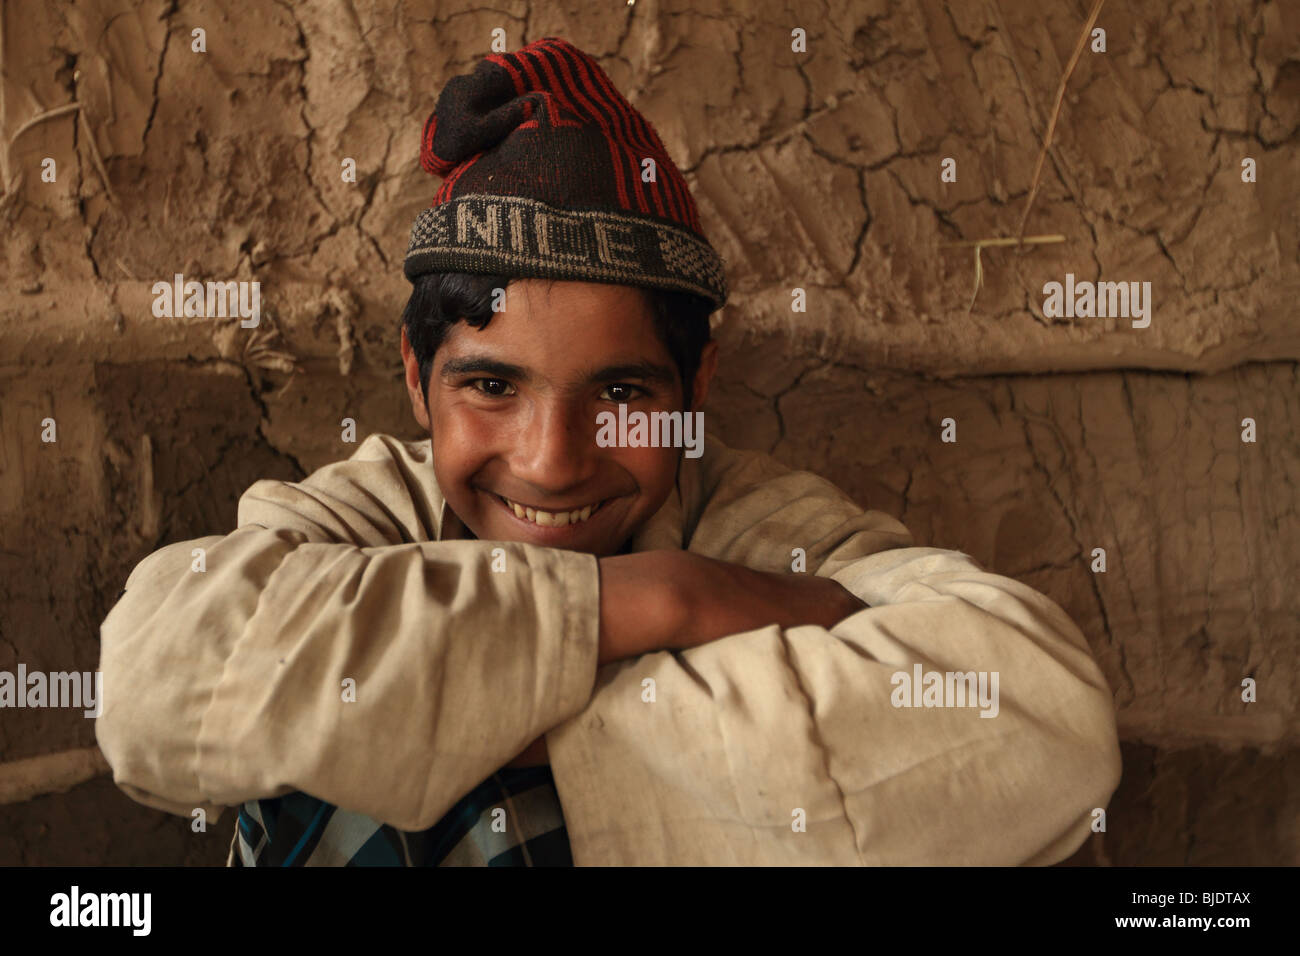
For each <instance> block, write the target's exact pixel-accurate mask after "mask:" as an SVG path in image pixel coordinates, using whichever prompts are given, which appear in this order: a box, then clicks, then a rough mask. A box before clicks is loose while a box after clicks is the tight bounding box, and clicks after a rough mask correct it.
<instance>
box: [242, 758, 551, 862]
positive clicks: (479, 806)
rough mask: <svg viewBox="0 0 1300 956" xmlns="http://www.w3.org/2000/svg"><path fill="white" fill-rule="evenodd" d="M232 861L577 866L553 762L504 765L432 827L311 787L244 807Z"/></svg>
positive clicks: (256, 801) (253, 801) (249, 803)
mask: <svg viewBox="0 0 1300 956" xmlns="http://www.w3.org/2000/svg"><path fill="white" fill-rule="evenodd" d="M226 864H227V865H228V866H573V857H572V855H571V853H570V849H569V835H568V831H567V830H566V829H565V826H564V814H563V811H562V810H561V808H560V797H559V794H558V793H557V792H556V790H555V779H554V778H553V777H552V776H551V768H550V766H548V765H546V764H542V765H541V766H537V767H503V768H502V769H501V770H498V771H497V772H496V773H494V774H493V775H492V776H491V777H489V778H488V779H487V780H485V781H483V782H482V783H481V784H479V785H478V786H477V787H475V788H474V789H473V790H472V791H470V792H469V793H467V794H465V796H464V797H462V798H461V799H460V801H458V802H457V803H456V805H455V806H454V807H452V808H451V809H450V810H449V811H448V812H447V813H446V815H444V816H443V818H442V819H441V820H439V821H438V822H437V823H436V824H434V825H433V826H432V827H430V828H429V829H427V830H419V831H415V832H411V831H405V830H398V829H397V828H396V827H391V826H388V825H387V824H383V823H380V822H379V821H377V820H372V819H371V818H370V817H366V816H362V815H361V814H359V813H350V812H348V811H346V810H340V809H339V808H338V807H336V806H334V805H333V804H330V803H326V802H325V801H324V800H318V799H316V798H315V797H312V796H309V795H307V794H305V793H300V792H299V793H289V794H286V795H284V796H283V797H276V798H274V799H270V800H250V801H249V802H247V803H245V804H244V805H243V806H241V807H240V808H239V817H238V819H237V820H236V821H235V834H234V838H233V839H232V840H231V844H230V856H229V858H228V859H227V861H226Z"/></svg>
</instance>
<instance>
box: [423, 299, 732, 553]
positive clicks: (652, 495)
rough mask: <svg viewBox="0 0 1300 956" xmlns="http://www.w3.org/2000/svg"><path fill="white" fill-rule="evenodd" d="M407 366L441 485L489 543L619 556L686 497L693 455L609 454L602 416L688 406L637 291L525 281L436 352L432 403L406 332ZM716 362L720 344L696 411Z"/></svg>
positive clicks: (702, 376)
mask: <svg viewBox="0 0 1300 956" xmlns="http://www.w3.org/2000/svg"><path fill="white" fill-rule="evenodd" d="M402 359H403V361H404V363H405V365H406V384H407V391H408V392H409V393H410V396H411V404H412V409H413V410H414V412H415V417H416V419H417V420H419V422H420V424H421V425H422V426H423V427H425V428H427V429H428V430H429V432H430V435H431V437H432V440H433V469H434V475H435V477H436V478H437V481H438V487H439V489H440V490H441V491H442V493H443V495H444V496H445V497H446V499H447V504H448V505H449V506H450V508H451V509H452V511H454V512H455V513H456V515H457V516H458V517H459V518H460V520H461V521H463V522H464V523H465V525H466V527H468V528H469V529H470V530H471V531H472V532H474V534H475V536H476V537H478V538H479V539H480V540H484V541H522V542H526V543H529V544H538V545H544V546H547V547H554V548H566V549H568V550H572V551H583V552H587V553H590V554H595V555H610V554H615V553H617V552H618V550H619V549H620V548H621V547H622V546H623V544H624V543H625V542H626V541H627V540H628V538H630V537H631V536H632V534H633V533H635V532H636V530H637V529H638V528H639V527H640V526H641V525H642V524H644V523H645V522H646V521H647V520H648V519H649V518H650V517H651V516H652V515H654V513H655V512H656V511H658V510H659V508H660V507H661V506H662V505H663V503H664V502H665V501H666V500H667V498H668V496H669V494H671V492H672V489H673V485H674V483H675V481H676V476H677V464H678V461H679V460H680V458H681V455H682V449H680V448H617V447H613V448H601V447H599V446H598V445H597V444H596V432H597V424H596V415H597V413H599V412H602V411H612V412H615V413H617V411H618V405H619V404H620V403H626V404H627V406H628V411H629V412H633V411H638V410H639V411H644V412H646V413H647V414H649V413H650V412H654V411H666V412H668V411H676V410H681V408H682V399H683V390H682V384H681V380H680V376H679V374H678V372H677V367H676V365H675V364H674V362H673V360H672V357H671V356H670V355H669V353H668V350H667V349H666V348H665V347H664V345H663V343H662V342H660V341H659V338H658V336H657V335H656V334H655V328H654V320H653V318H652V314H651V311H650V308H649V304H648V303H647V302H646V301H645V299H644V298H643V296H642V294H641V292H640V291H639V290H637V289H635V288H631V287H629V286H617V285H609V284H604V283H588V282H560V281H557V282H555V283H554V284H552V283H551V282H550V281H549V280H540V279H520V280H514V281H512V282H511V283H510V285H509V286H507V287H506V295H505V310H504V311H502V312H499V313H496V314H495V315H493V316H492V320H491V321H490V322H489V323H488V325H487V327H486V328H484V329H481V330H479V329H474V328H472V327H471V326H469V325H468V324H467V323H465V322H457V323H456V324H455V325H453V326H452V327H451V329H450V331H449V332H448V333H447V336H446V338H445V339H444V340H443V344H442V345H441V346H440V347H439V349H438V351H437V353H436V354H435V355H434V359H433V368H432V370H431V372H430V374H429V386H428V392H429V397H428V403H427V405H426V404H425V401H424V399H423V397H422V396H421V392H420V378H419V364H418V362H417V360H416V358H415V355H414V353H413V351H412V350H411V347H410V344H409V343H408V342H407V339H406V333H405V330H403V332H402ZM716 361H717V345H716V344H715V343H713V342H710V343H709V344H708V345H706V346H705V349H704V353H703V355H702V356H701V362H700V371H699V373H698V374H697V375H696V377H695V385H694V396H693V402H694V407H695V408H699V407H700V406H702V405H703V403H704V399H705V396H706V394H707V392H708V384H709V380H710V379H711V378H712V375H713V369H714V366H715V365H716ZM515 506H518V507H519V508H521V509H533V512H534V513H533V517H532V518H531V519H530V518H529V517H528V513H527V511H526V510H525V513H524V515H523V517H520V516H519V515H518V514H517V513H516V511H515ZM587 509H591V510H590V513H587ZM539 512H540V513H539ZM575 512H576V514H575ZM583 514H587V517H586V518H585V519H584V518H583ZM575 519H576V520H575Z"/></svg>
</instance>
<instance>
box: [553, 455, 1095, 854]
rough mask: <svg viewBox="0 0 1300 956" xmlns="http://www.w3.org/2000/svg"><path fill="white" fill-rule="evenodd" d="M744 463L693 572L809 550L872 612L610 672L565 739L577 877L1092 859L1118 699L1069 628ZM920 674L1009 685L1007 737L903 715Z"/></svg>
mask: <svg viewBox="0 0 1300 956" xmlns="http://www.w3.org/2000/svg"><path fill="white" fill-rule="evenodd" d="M727 461H728V465H727V467H726V469H725V473H724V474H722V475H721V476H710V477H708V478H707V479H706V481H705V484H706V485H707V486H708V487H707V490H706V493H705V499H706V500H704V501H703V502H702V503H701V504H700V505H699V506H698V507H696V508H694V509H692V508H690V507H689V506H688V508H687V511H688V513H693V514H694V515H695V516H696V524H695V526H694V529H693V534H692V535H691V537H690V540H689V543H688V546H689V548H690V550H693V551H699V552H701V553H704V554H707V555H709V556H711V557H717V558H721V559H723V560H730V561H736V562H737V563H741V564H746V565H748V566H751V567H756V568H760V569H763V570H786V571H787V572H789V570H790V566H791V560H792V558H791V552H792V550H793V549H794V548H804V549H805V551H806V553H807V562H808V564H807V566H808V570H809V571H810V572H813V571H815V572H816V573H818V574H823V575H829V576H832V577H834V578H835V579H836V580H838V581H839V582H840V583H842V584H843V585H844V586H845V587H847V588H848V589H849V590H850V591H852V592H854V593H855V594H857V595H858V596H859V597H860V598H862V599H863V600H864V601H865V602H867V604H868V605H870V606H869V607H868V608H867V609H865V610H863V611H860V612H858V613H857V614H854V615H853V616H851V617H849V618H847V619H846V620H844V621H842V622H840V623H839V624H838V625H837V626H836V627H834V628H833V629H831V630H829V631H828V630H826V629H823V628H820V627H814V626H806V627H796V628H790V629H785V630H782V629H781V628H778V627H776V626H772V627H767V628H762V629H759V630H756V631H751V632H747V633H745V634H738V635H734V636H731V637H728V638H724V639H722V640H719V641H715V642H713V643H710V644H706V645H703V646H700V647H696V648H693V649H691V650H688V651H684V652H677V653H667V652H661V653H655V654H649V655H646V656H643V657H641V658H639V659H638V660H635V661H628V662H621V663H619V664H615V665H611V666H609V667H606V668H603V669H602V671H601V673H600V675H599V678H598V681H597V688H596V691H595V692H594V693H593V695H592V698H591V701H590V703H589V704H588V706H587V707H586V708H585V709H584V710H583V711H582V713H581V714H579V715H578V716H577V717H575V718H573V719H571V720H570V721H568V722H566V723H565V724H562V725H561V726H560V727H557V728H556V729H555V730H553V731H552V732H551V733H550V734H549V735H548V737H547V740H548V745H549V749H550V754H551V763H552V766H553V768H554V773H555V777H556V782H557V788H558V789H559V791H560V795H561V799H562V800H563V802H564V806H565V815H566V819H567V821H568V826H569V833H570V839H571V841H572V844H573V850H574V859H575V861H577V862H578V863H580V864H618V863H627V862H633V861H635V862H638V863H646V864H657V863H667V864H675V865H677V864H701V865H709V864H760V865H761V864H794V865H801V864H826V863H834V864H853V865H857V864H868V865H888V864H892V865H918V864H936V863H952V864H989V865H997V864H1046V863H1052V862H1056V861H1059V860H1061V859H1063V858H1065V857H1066V856H1068V855H1069V854H1070V853H1071V852H1072V851H1073V850H1074V849H1076V848H1077V847H1078V846H1079V845H1080V844H1081V843H1082V841H1083V840H1084V839H1085V838H1086V837H1087V835H1088V832H1089V826H1088V823H1089V821H1090V820H1091V819H1092V817H1091V813H1092V810H1093V809H1094V808H1095V807H1104V806H1105V805H1106V802H1107V801H1108V800H1109V798H1110V795H1111V794H1112V793H1113V792H1114V789H1115V787H1116V785H1117V784H1118V780H1119V773H1120V758H1119V746H1118V739H1117V733H1116V728H1115V718H1114V711H1113V705H1112V700H1111V695H1110V692H1109V690H1108V688H1107V686H1106V683H1105V680H1104V678H1103V676H1102V674H1101V673H1100V670H1099V669H1098V667H1097V665H1096V663H1095V662H1094V660H1093V658H1092V656H1091V654H1090V652H1089V650H1088V647H1087V644H1086V642H1085V640H1084V638H1083V635H1082V634H1081V633H1080V631H1079V630H1078V628H1077V627H1076V626H1075V625H1074V624H1073V623H1072V622H1071V621H1070V620H1069V618H1068V617H1067V615H1066V614H1065V613H1064V612H1063V611H1062V610H1061V608H1060V607H1059V606H1058V605H1056V604H1055V603H1054V602H1053V601H1051V600H1050V599H1049V598H1047V597H1046V596H1044V595H1042V594H1039V593H1038V592H1036V591H1034V590H1033V589H1031V588H1029V587H1027V586H1025V585H1023V584H1021V583H1019V582H1017V581H1015V580H1012V579H1010V578H1007V577H1003V576H999V575H996V574H992V573H989V572H987V571H984V570H982V569H981V568H980V567H979V566H978V565H977V564H976V563H975V562H974V561H973V560H972V559H971V558H970V557H969V556H968V555H965V554H962V553H960V552H956V551H945V550H941V549H937V548H918V547H914V546H912V544H913V542H912V538H911V536H910V534H909V533H908V532H907V530H906V529H905V528H904V527H903V525H901V524H900V523H899V522H897V521H896V520H894V519H892V518H890V517H888V516H887V515H884V514H882V513H880V512H875V511H866V512H864V511H863V510H862V509H861V508H859V507H858V506H856V505H855V504H854V503H853V502H852V501H851V500H849V499H848V498H847V497H846V496H844V495H843V494H842V493H840V492H839V491H837V490H836V489H835V488H834V487H833V486H832V485H830V484H829V483H828V482H825V481H824V480H822V479H820V478H817V477H816V476H813V475H810V474H807V473H802V472H790V471H788V470H786V469H784V468H783V467H782V466H780V465H778V464H777V463H775V462H774V461H772V460H771V459H768V458H766V457H765V456H754V455H747V454H746V455H742V454H738V453H732V454H731V455H730V456H728V458H727ZM916 664H920V665H922V668H923V670H924V671H927V672H928V671H937V672H958V673H966V672H972V671H973V672H979V671H984V672H997V674H998V677H999V685H998V687H999V698H1000V700H999V707H998V710H997V713H996V716H993V717H981V716H980V713H981V711H980V709H978V708H971V707H935V708H926V707H902V706H895V698H894V697H893V693H894V691H895V688H896V686H897V685H896V684H895V683H894V675H895V674H898V673H900V672H906V673H908V674H909V675H911V674H913V668H914V665H916ZM648 679H649V680H652V681H653V684H648V683H647V680H648ZM651 689H652V690H653V698H652V699H650V698H651V695H650V690H651ZM801 815H802V817H803V818H804V819H806V829H803V830H801V829H800V828H799V827H798V826H796V824H797V822H798V821H799V819H800V817H801Z"/></svg>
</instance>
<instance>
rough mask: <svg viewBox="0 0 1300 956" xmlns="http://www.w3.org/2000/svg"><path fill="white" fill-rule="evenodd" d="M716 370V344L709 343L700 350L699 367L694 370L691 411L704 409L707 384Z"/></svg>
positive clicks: (707, 393) (707, 392)
mask: <svg viewBox="0 0 1300 956" xmlns="http://www.w3.org/2000/svg"><path fill="white" fill-rule="evenodd" d="M717 370H718V343H717V342H709V343H707V344H706V345H705V346H704V348H703V349H701V350H700V367H699V368H698V369H696V370H695V388H694V389H693V390H692V391H691V406H692V407H691V411H697V410H699V409H701V408H703V407H704V400H705V399H706V398H708V397H709V383H710V382H712V381H713V373H714V372H716V371H717Z"/></svg>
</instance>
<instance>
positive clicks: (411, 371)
mask: <svg viewBox="0 0 1300 956" xmlns="http://www.w3.org/2000/svg"><path fill="white" fill-rule="evenodd" d="M402 365H404V366H405V367H406V393H407V395H409V396H410V398H411V411H412V412H413V413H414V414H415V420H416V421H417V422H419V423H420V427H421V428H423V429H424V430H425V431H428V430H429V409H428V406H427V405H426V404H425V401H424V390H423V389H421V388H420V360H419V359H418V358H416V357H415V349H413V348H411V343H410V341H409V340H408V339H407V337H406V326H402Z"/></svg>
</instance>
